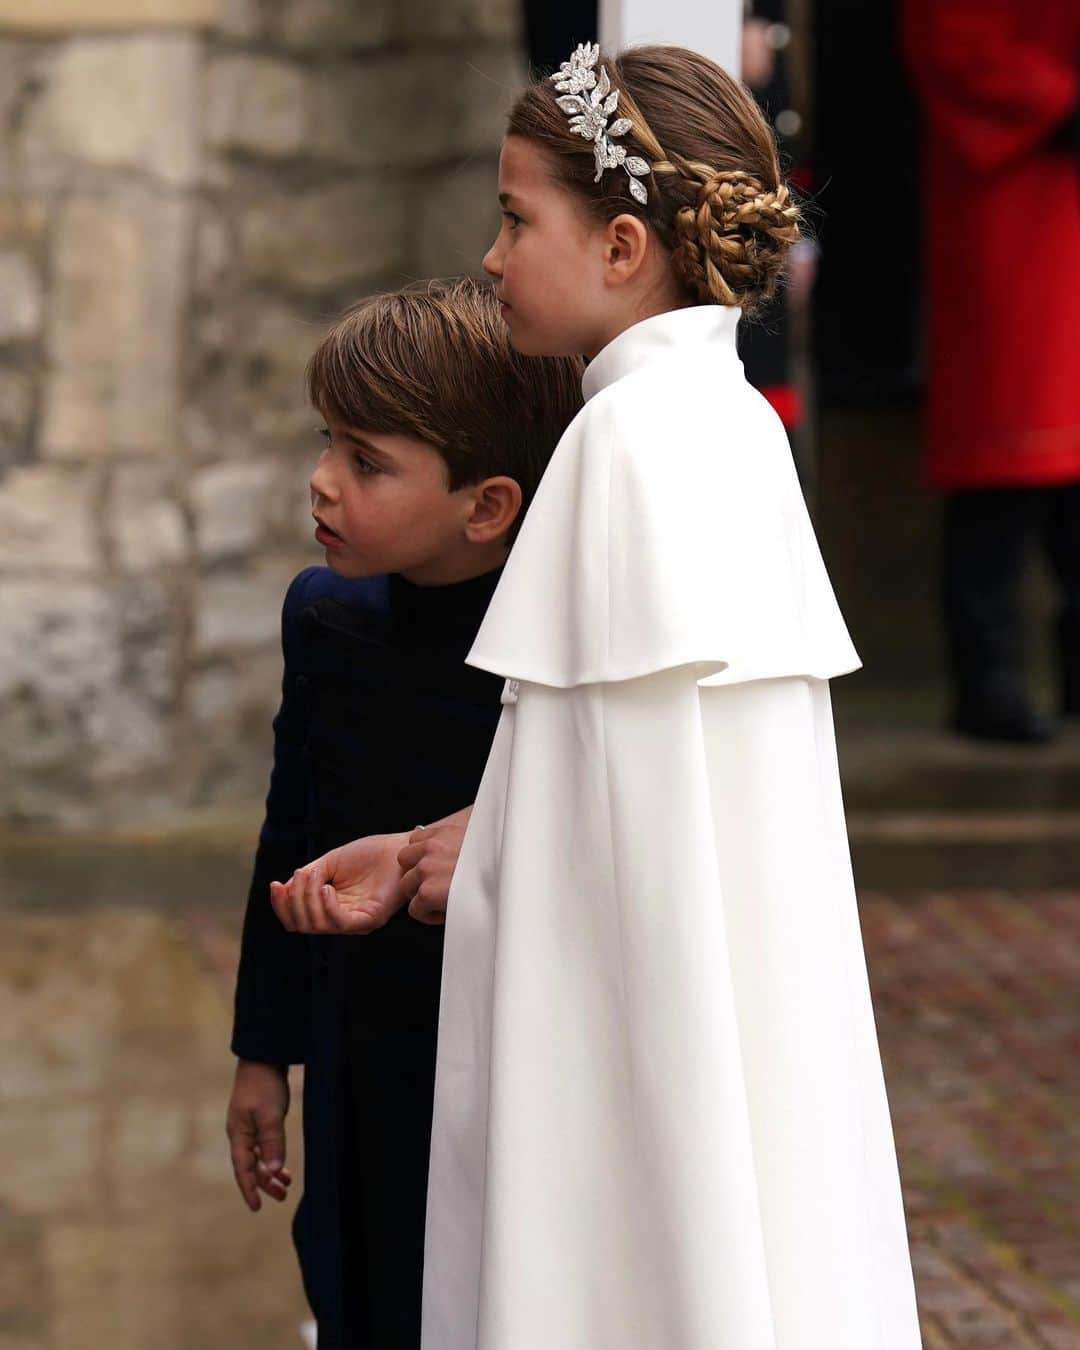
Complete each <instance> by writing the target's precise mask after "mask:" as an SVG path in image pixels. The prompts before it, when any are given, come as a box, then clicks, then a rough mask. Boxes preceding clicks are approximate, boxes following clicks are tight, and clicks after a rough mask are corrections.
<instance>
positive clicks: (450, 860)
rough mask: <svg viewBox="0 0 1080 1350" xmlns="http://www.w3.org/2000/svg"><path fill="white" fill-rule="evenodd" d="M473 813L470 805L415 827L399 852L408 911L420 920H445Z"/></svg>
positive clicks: (434, 922)
mask: <svg viewBox="0 0 1080 1350" xmlns="http://www.w3.org/2000/svg"><path fill="white" fill-rule="evenodd" d="M470 815H472V807H471V806H468V807H466V808H465V810H464V811H458V812H457V813H456V814H455V815H452V816H447V817H446V819H445V820H440V821H438V822H436V824H434V825H428V826H426V827H422V828H421V829H418V830H413V832H412V834H410V835H409V842H408V843H407V844H406V845H405V847H404V848H403V849H402V850H401V852H400V853H399V854H398V855H397V860H398V864H399V866H400V867H401V870H402V872H403V873H404V876H403V877H402V880H401V885H402V889H403V890H404V892H405V894H406V895H407V896H409V897H410V902H411V903H410V904H409V913H410V914H411V915H412V917H413V918H414V919H416V920H417V921H418V922H420V923H429V924H442V923H445V922H446V901H447V897H448V896H449V894H450V883H451V881H453V879H454V869H455V868H456V867H457V860H458V855H459V854H460V853H461V844H462V841H463V840H464V838H465V827H466V826H467V825H468V823H469V817H470Z"/></svg>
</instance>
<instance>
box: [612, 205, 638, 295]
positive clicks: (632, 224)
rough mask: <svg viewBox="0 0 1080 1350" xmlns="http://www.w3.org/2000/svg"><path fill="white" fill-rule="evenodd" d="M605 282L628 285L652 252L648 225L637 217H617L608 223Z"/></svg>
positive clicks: (614, 284) (613, 284)
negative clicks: (650, 251)
mask: <svg viewBox="0 0 1080 1350" xmlns="http://www.w3.org/2000/svg"><path fill="white" fill-rule="evenodd" d="M604 247H605V253H604V260H605V263H606V268H605V275H604V282H605V285H608V286H625V285H626V283H627V282H628V281H632V280H633V279H634V277H636V276H637V275H638V274H639V272H640V271H641V268H642V266H643V265H644V263H645V258H646V255H647V254H648V251H649V227H648V226H647V225H646V224H645V222H644V221H643V220H639V219H638V218H637V216H631V215H623V216H616V217H615V219H614V220H611V221H609V222H608V225H607V229H606V231H605V239H604Z"/></svg>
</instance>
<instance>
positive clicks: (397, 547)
mask: <svg viewBox="0 0 1080 1350" xmlns="http://www.w3.org/2000/svg"><path fill="white" fill-rule="evenodd" d="M326 420H327V427H326V430H325V433H324V434H325V435H326V442H327V444H326V448H325V449H324V450H323V452H322V454H321V455H320V457H319V462H318V464H317V465H316V467H315V472H314V473H313V474H312V475H311V480H310V488H311V514H312V515H313V516H314V518H315V521H316V530H315V538H316V539H317V540H318V542H319V543H320V544H321V545H322V546H323V548H324V549H325V551H326V564H327V566H328V567H331V568H332V569H333V570H334V571H335V572H337V573H338V574H339V575H340V576H343V577H366V576H375V575H376V574H378V573H381V572H399V573H401V574H402V575H404V576H406V577H408V579H409V580H411V581H414V582H416V583H417V584H419V585H438V584H441V583H445V582H447V581H453V580H456V579H458V576H459V575H460V573H461V571H462V568H463V567H464V569H465V571H466V572H468V570H469V563H470V562H472V561H473V558H472V557H471V556H470V555H472V554H473V553H475V550H474V549H472V548H471V547H470V542H469V539H468V537H467V536H468V524H469V521H470V519H471V518H472V516H473V514H474V510H475V505H476V495H477V489H476V488H468V487H466V488H461V489H459V490H458V491H456V492H451V491H450V490H449V488H448V487H447V470H446V465H445V463H444V461H443V459H442V457H441V456H440V455H439V453H438V451H437V450H435V449H434V448H433V447H432V446H431V445H429V444H428V443H427V442H426V441H418V440H414V439H413V438H411V437H409V436H398V435H386V434H384V433H382V432H374V431H361V430H360V429H359V428H357V427H350V426H348V425H346V424H345V423H344V422H342V421H340V419H338V418H336V417H332V416H331V417H327V419H326ZM493 565H494V564H493Z"/></svg>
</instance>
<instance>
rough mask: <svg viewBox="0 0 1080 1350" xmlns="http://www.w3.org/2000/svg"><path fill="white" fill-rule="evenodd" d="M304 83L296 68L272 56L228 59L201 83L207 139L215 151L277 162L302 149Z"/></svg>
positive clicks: (212, 67)
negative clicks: (237, 152)
mask: <svg viewBox="0 0 1080 1350" xmlns="http://www.w3.org/2000/svg"><path fill="white" fill-rule="evenodd" d="M306 124H307V82H306V81H305V79H304V76H303V73H302V72H301V70H300V69H299V67H297V66H296V65H295V64H293V63H292V62H289V61H283V60H280V59H278V58H276V57H271V56H255V55H248V54H238V55H227V56H222V57H219V58H218V59H217V60H215V61H214V62H212V64H211V65H210V68H209V70H208V71H207V82H206V123H205V125H206V136H207V140H208V141H209V143H210V144H211V145H213V146H215V147H216V148H217V149H219V150H240V151H244V152H245V153H247V154H252V155H264V156H266V157H268V158H280V157H283V156H288V155H296V154H299V153H300V152H301V151H302V150H304V149H305V148H306V146H305V133H306Z"/></svg>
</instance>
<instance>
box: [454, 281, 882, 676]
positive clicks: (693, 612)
mask: <svg viewBox="0 0 1080 1350" xmlns="http://www.w3.org/2000/svg"><path fill="white" fill-rule="evenodd" d="M737 322H738V311H737V310H730V309H721V308H719V307H717V306H702V307H697V308H692V309H684V310H676V311H674V312H673V313H669V314H661V315H657V316H655V317H654V318H651V319H647V320H645V321H643V322H642V323H639V324H637V325H635V326H634V327H633V328H630V329H628V330H627V331H626V332H624V333H622V334H621V335H620V336H619V337H617V338H616V339H615V340H614V341H613V342H612V343H610V344H609V345H608V346H607V347H606V348H605V349H604V350H603V351H602V352H601V353H600V355H599V356H598V357H597V358H596V359H595V360H594V361H593V362H592V364H591V365H590V366H589V368H588V370H587V371H586V374H585V393H586V396H587V399H588V401H587V403H586V405H585V407H584V408H583V409H582V411H581V412H580V413H579V415H578V416H577V418H576V419H575V420H574V422H573V423H572V424H571V425H570V427H569V428H568V429H567V431H566V433H565V435H564V436H563V438H562V440H561V441H560V442H559V445H558V448H557V449H556V451H555V454H554V456H553V457H552V460H551V463H550V465H549V466H548V469H547V471H546V473H545V475H544V478H543V480H542V482H541V484H540V488H539V491H538V492H537V495H536V498H535V500H534V502H533V504H532V506H531V508H530V510H529V514H528V516H527V518H526V520H525V522H524V525H523V527H522V530H521V533H520V535H519V537H518V539H517V541H516V542H515V544H514V547H513V550H512V552H511V555H510V559H509V561H508V563H507V565H506V568H505V570H504V573H503V577H502V580H501V581H500V583H499V587H498V589H497V591H496V592H495V596H494V598H493V600H492V603H491V606H490V608H489V610H488V612H487V615H486V617H485V619H484V622H483V624H482V625H481V628H480V631H479V634H478V635H477V639H476V642H475V644H474V645H473V648H472V651H471V652H470V654H469V663H470V664H471V665H475V666H479V667H481V668H483V669H484V670H489V671H493V672H495V673H497V674H500V675H504V676H510V677H513V678H516V679H519V680H528V681H531V682H534V683H540V684H546V685H552V686H555V687H557V688H570V687H572V686H575V685H580V684H594V683H601V682H605V681H615V680H627V679H633V678H635V677H637V676H640V675H646V674H650V673H652V672H654V671H659V670H665V669H668V668H670V667H674V666H680V665H687V664H698V665H700V666H701V668H702V669H701V672H700V674H701V682H702V683H710V684H735V683H739V682H742V681H745V680H756V679H763V678H768V677H780V676H785V675H805V676H812V677H816V678H819V679H829V678H830V677H832V676H834V675H842V674H846V673H848V672H849V671H852V670H856V669H857V668H858V666H859V658H858V656H857V654H856V652H855V649H854V648H853V646H852V644H851V640H850V638H849V637H848V634H847V629H846V628H845V626H844V621H843V618H842V617H841V615H840V612H839V609H838V608H837V604H836V600H835V598H834V596H833V591H832V587H831V585H830V583H829V578H828V575H827V573H826V571H825V567H824V564H823V562H822V560H821V554H820V552H819V550H818V546H817V541H816V539H815V538H814V533H813V529H812V528H811V525H810V521H809V518H808V516H807V511H806V507H805V505H804V503H803V499H802V494H801V491H800V488H799V483H798V479H797V476H796V473H795V468H794V464H793V463H792V458H791V451H790V448H789V446H788V441H787V436H786V434H785V432H784V428H783V424H782V423H781V421H780V419H779V418H778V417H777V416H776V414H775V413H774V412H773V410H772V408H770V407H769V405H768V403H767V402H766V401H765V399H764V398H762V397H761V395H760V394H758V392H757V391H756V390H755V389H753V388H752V387H751V386H750V385H749V384H748V383H747V381H746V379H745V377H744V375H743V370H742V364H741V362H740V361H739V359H738V356H737V355H736V351H735V327H736V324H737Z"/></svg>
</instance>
